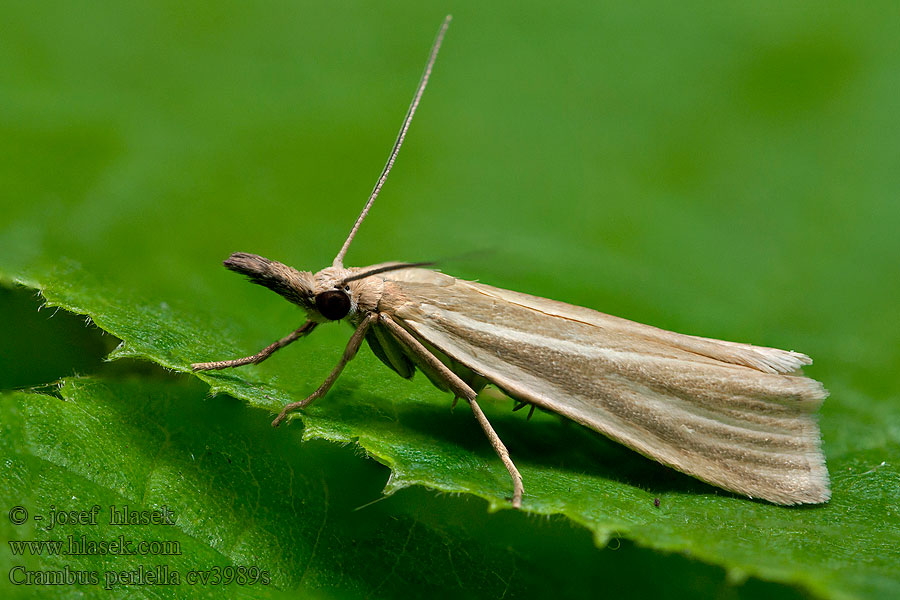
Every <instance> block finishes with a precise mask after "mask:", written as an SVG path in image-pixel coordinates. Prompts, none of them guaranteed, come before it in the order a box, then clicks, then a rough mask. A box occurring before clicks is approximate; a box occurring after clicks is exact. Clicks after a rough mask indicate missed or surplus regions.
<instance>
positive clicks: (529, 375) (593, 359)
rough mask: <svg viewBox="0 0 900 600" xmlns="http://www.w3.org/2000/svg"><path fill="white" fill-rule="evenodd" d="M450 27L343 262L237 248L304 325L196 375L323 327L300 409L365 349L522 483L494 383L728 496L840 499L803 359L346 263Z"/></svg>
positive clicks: (818, 400) (408, 270)
mask: <svg viewBox="0 0 900 600" xmlns="http://www.w3.org/2000/svg"><path fill="white" fill-rule="evenodd" d="M449 23H450V17H449V16H448V17H447V19H446V20H445V21H444V23H443V24H442V26H441V28H440V30H439V31H438V35H437V38H436V39H435V41H434V44H433V46H432V48H431V51H430V54H429V57H428V61H427V63H426V66H425V70H424V72H423V74H422V77H421V79H420V81H419V84H418V87H417V88H416V93H415V95H414V96H413V100H412V102H411V104H410V106H409V109H408V110H407V113H406V117H405V118H404V120H403V124H402V126H401V128H400V132H399V134H398V136H397V139H396V141H395V142H394V146H393V148H392V150H391V153H390V156H389V158H388V161H387V164H386V165H385V167H384V169H383V170H382V173H381V175H380V177H379V178H378V180H377V182H376V184H375V187H374V189H373V190H372V193H371V195H370V196H369V199H368V201H367V202H366V204H365V206H364V208H363V210H362V212H361V213H360V215H359V217H358V218H357V220H356V222H355V223H354V225H353V227H352V228H351V230H350V234H349V235H348V236H347V239H346V240H345V241H344V244H343V246H342V247H341V249H340V251H339V252H338V254H337V256H336V257H335V259H334V262H333V263H332V265H331V266H330V267H327V268H325V269H322V270H321V271H319V272H317V273H312V272H309V271H298V270H296V269H294V268H293V267H290V266H287V265H285V264H282V263H280V262H276V261H273V260H269V259H267V258H263V257H262V256H257V255H255V254H248V253H243V252H237V253H234V254H232V255H231V256H230V257H229V258H228V259H227V260H226V261H225V263H224V264H225V267H227V268H228V269H230V270H232V271H236V272H238V273H241V274H244V275H246V276H247V277H249V279H250V281H251V282H253V283H256V284H259V285H262V286H264V287H267V288H269V289H270V290H272V291H274V292H276V293H278V294H280V295H281V296H283V297H284V298H285V299H287V300H288V301H290V302H293V303H294V304H297V305H298V306H300V307H301V308H303V309H304V310H305V312H306V314H307V320H306V322H305V323H304V324H303V325H301V326H300V327H299V328H298V329H297V330H295V331H294V332H292V333H291V334H290V335H288V336H286V337H284V338H282V339H280V340H278V341H277V342H274V343H273V344H271V345H269V346H267V347H266V348H264V349H263V350H262V351H260V352H258V353H257V354H254V355H252V356H246V357H244V358H239V359H234V360H224V361H217V362H203V363H195V364H193V365H192V367H193V369H194V370H196V371H201V370H212V369H224V368H229V367H238V366H241V365H246V364H251V363H260V362H262V361H263V360H265V359H267V358H268V357H270V356H271V355H272V354H273V353H274V352H276V351H277V350H279V349H281V348H284V347H285V346H287V345H288V344H291V343H293V342H295V341H296V340H298V339H300V338H302V337H304V336H306V335H309V334H310V333H312V332H313V331H314V330H315V329H316V327H318V326H319V325H320V324H321V323H326V322H330V321H347V322H349V323H350V324H351V325H352V326H353V327H354V329H355V331H354V333H353V335H352V336H351V337H350V341H349V343H348V344H347V347H346V349H345V350H344V353H343V356H342V357H341V359H340V361H339V362H338V364H337V365H336V366H335V367H334V369H333V370H332V372H331V373H330V374H329V375H328V377H327V378H326V379H325V381H324V382H323V383H322V385H321V386H319V388H318V389H316V390H315V391H314V392H313V393H312V394H310V395H309V396H308V397H307V398H305V399H303V400H300V401H297V402H292V403H290V404H288V405H286V406H285V407H284V408H283V409H282V411H281V413H280V414H279V415H278V416H277V417H276V418H275V420H274V421H273V422H272V425H273V426H275V427H277V426H278V425H279V424H280V423H281V422H282V421H284V419H285V418H286V416H287V415H288V414H289V413H291V412H292V411H295V410H299V409H302V408H304V407H306V406H309V405H310V403H312V402H313V401H315V400H316V399H318V398H321V397H322V396H324V395H325V394H326V393H327V392H328V390H329V389H330V388H331V386H332V384H333V383H334V382H335V380H337V378H338V376H339V375H340V374H341V371H342V370H343V369H344V366H345V365H346V364H347V363H348V361H350V360H351V359H352V358H353V357H354V356H355V355H356V353H357V351H358V350H359V349H360V347H361V346H362V344H363V341H365V342H367V343H368V345H369V347H370V348H371V349H372V351H373V353H374V354H375V356H377V357H378V358H379V359H380V360H381V362H383V363H384V364H385V365H387V366H388V367H389V368H390V369H392V370H393V371H395V372H396V373H397V374H398V375H400V376H401V377H405V378H411V377H412V376H413V374H414V372H415V371H416V370H419V371H422V372H423V373H424V374H425V375H426V376H427V377H428V379H429V380H431V382H432V383H433V384H434V385H435V386H437V387H438V388H439V389H441V390H444V391H449V392H451V393H452V394H453V395H454V403H455V402H456V401H457V400H458V399H459V398H463V399H465V400H466V401H467V402H468V404H469V406H470V407H471V409H472V412H473V414H474V416H475V419H476V420H477V422H478V424H479V425H480V426H481V428H482V429H483V430H484V433H485V434H486V436H487V438H488V440H489V441H490V443H491V445H492V446H493V448H494V450H495V451H496V453H497V455H498V456H499V457H500V459H501V460H502V461H503V464H504V465H505V466H506V469H507V470H508V471H509V475H510V477H511V478H512V483H513V493H512V505H513V506H514V507H517V508H518V507H519V506H521V503H522V496H523V493H524V488H523V484H522V477H521V475H520V474H519V471H518V469H517V468H516V466H515V464H514V463H513V461H512V459H511V458H510V455H509V452H508V450H507V448H506V446H505V445H504V444H503V442H502V441H501V439H500V437H499V436H498V435H497V433H496V431H495V430H494V428H493V427H492V426H491V424H490V422H489V421H488V419H487V417H486V416H485V414H484V412H483V411H482V410H481V407H480V406H479V404H478V402H477V400H476V399H477V397H478V394H479V392H480V391H481V390H482V389H483V388H484V387H485V386H486V385H487V384H493V385H494V386H496V387H497V388H499V389H500V390H502V391H503V392H504V393H506V394H507V395H508V396H510V397H511V398H513V399H514V400H517V401H519V406H518V408H521V407H522V406H524V405H530V406H531V408H532V410H533V409H534V407H538V408H541V409H543V410H545V411H550V412H553V413H556V414H559V415H562V416H563V417H566V418H568V419H571V420H573V421H576V422H578V423H580V424H582V425H584V426H586V427H589V428H591V429H593V430H595V431H597V432H599V433H601V434H603V435H605V436H607V437H609V438H611V439H613V440H615V441H617V442H620V443H622V444H624V445H625V446H627V447H629V448H631V449H633V450H636V451H637V452H639V453H641V454H643V455H644V456H647V457H649V458H651V459H653V460H655V461H658V462H660V463H662V464H664V465H667V466H669V467H672V468H674V469H677V470H679V471H681V472H683V473H687V474H688V475H691V476H693V477H696V478H697V479H700V480H702V481H705V482H707V483H710V484H712V485H715V486H718V487H720V488H722V489H725V490H728V491H731V492H735V493H738V494H743V495H746V496H749V497H751V498H762V499H765V500H768V501H770V502H773V503H776V504H785V505H789V504H815V503H822V502H826V501H827V500H828V499H829V497H830V491H829V483H828V471H827V470H826V467H825V458H824V455H823V454H822V450H821V448H820V433H819V427H818V424H817V422H816V411H817V409H818V408H819V406H820V405H821V404H822V401H823V400H824V399H825V397H826V396H827V392H826V391H825V389H824V387H823V386H822V384H821V383H819V382H818V381H815V380H813V379H810V378H808V377H806V376H804V375H803V373H802V372H801V371H800V369H801V367H803V366H804V365H809V364H811V363H812V361H811V360H810V358H809V357H808V356H806V355H804V354H800V353H798V352H792V351H786V350H778V349H775V348H765V347H760V346H752V345H749V344H740V343H733V342H725V341H720V340H715V339H708V338H702V337H695V336H691V335H682V334H678V333H673V332H669V331H665V330H662V329H657V328H656V327H651V326H649V325H641V324H639V323H635V322H632V321H628V320H626V319H622V318H618V317H614V316H610V315H606V314H603V313H600V312H597V311H594V310H591V309H588V308H582V307H579V306H572V305H570V304H566V303H564V302H558V301H555V300H548V299H546V298H540V297H537V296H531V295H528V294H523V293H519V292H513V291H509V290H504V289H499V288H496V287H491V286H489V285H485V284H483V283H477V282H473V281H464V280H461V279H457V278H455V277H451V276H450V275H447V274H444V273H441V272H438V271H435V270H431V269H427V268H424V267H426V266H428V265H429V263H398V262H393V263H384V264H377V265H372V266H369V267H362V268H358V267H345V266H344V256H345V255H346V253H347V249H348V248H349V246H350V243H351V242H352V241H353V239H354V237H355V236H356V233H357V231H358V230H359V227H360V225H361V224H362V222H363V220H364V219H365V218H366V215H367V214H368V213H369V210H370V209H371V207H372V204H373V202H374V201H375V198H376V197H377V196H378V193H379V192H380V190H381V188H382V186H383V185H384V182H385V180H386V179H387V176H388V173H389V172H390V170H391V167H392V166H393V164H394V161H395V159H396V157H397V153H398V151H399V149H400V146H401V145H402V144H403V140H404V138H405V136H406V132H407V129H408V128H409V125H410V122H411V120H412V117H413V115H414V114H415V111H416V108H417V107H418V104H419V101H420V99H421V97H422V93H423V92H424V90H425V86H426V85H427V83H428V79H429V77H430V75H431V70H432V67H433V66H434V61H435V59H436V57H437V53H438V50H439V49H440V46H441V43H442V41H443V38H444V34H445V33H446V31H447V27H448V25H449Z"/></svg>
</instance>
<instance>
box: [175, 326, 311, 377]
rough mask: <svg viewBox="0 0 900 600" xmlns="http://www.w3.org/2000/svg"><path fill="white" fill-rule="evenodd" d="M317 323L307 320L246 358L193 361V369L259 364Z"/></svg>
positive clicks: (297, 338)
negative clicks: (203, 361)
mask: <svg viewBox="0 0 900 600" xmlns="http://www.w3.org/2000/svg"><path fill="white" fill-rule="evenodd" d="M316 325H318V323H316V322H315V321H307V322H306V323H304V324H303V325H301V326H300V327H298V328H297V329H296V330H294V331H293V332H292V333H290V334H289V335H286V336H285V337H283V338H281V339H280V340H278V341H277V342H275V343H272V344H269V345H268V346H266V347H265V348H263V349H262V350H260V351H259V352H257V353H256V354H253V355H251V356H245V357H244V358H235V359H234V360H217V361H214V362H205V363H193V364H192V365H191V369H193V370H194V371H213V370H217V369H227V368H229V367H241V366H243V365H249V364H251V363H252V364H254V365H258V364H259V363H261V362H262V361H264V360H266V359H267V358H269V357H270V356H272V355H273V354H274V353H275V351H276V350H280V349H282V348H284V347H285V346H287V345H288V344H290V343H291V342H296V341H297V340H299V339H300V338H302V337H304V336H306V335H309V333H310V332H311V331H312V330H313V329H315V328H316Z"/></svg>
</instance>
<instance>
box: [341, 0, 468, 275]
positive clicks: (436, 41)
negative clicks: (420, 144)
mask: <svg viewBox="0 0 900 600" xmlns="http://www.w3.org/2000/svg"><path fill="white" fill-rule="evenodd" d="M452 18H453V17H452V16H450V15H447V17H446V18H445V19H444V22H443V23H442V24H441V28H440V29H439V30H438V34H437V37H436V38H435V39H434V44H432V46H431V53H430V54H429V55H428V62H427V63H426V64H425V71H424V72H423V73H422V78H421V79H420V80H419V87H417V88H416V94H415V96H413V99H412V102H411V103H410V105H409V109H408V110H407V111H406V117H404V119H403V125H402V126H401V127H400V133H398V134H397V140H396V141H395V142H394V147H393V148H392V149H391V156H390V158H388V161H387V163H386V164H385V165H384V169H383V170H382V171H381V176H380V177H379V178H378V181H377V182H376V183H375V188H374V189H373V190H372V193H371V194H370V195H369V201H368V202H366V206H365V207H364V208H363V209H362V212H361V213H359V217H358V218H357V219H356V223H354V224H353V229H351V230H350V235H348V236H347V241H345V242H344V245H343V246H341V250H340V252H338V253H337V256H335V257H334V262H333V263H332V265H333V266H335V267H342V268H343V266H344V255H346V254H347V249H348V248H349V247H350V242H352V241H353V237H354V236H355V235H356V231H357V230H358V229H359V226H360V225H361V224H362V222H363V219H365V218H366V215H368V214H369V209H370V208H372V203H374V202H375V198H377V197H378V192H380V191H381V187H382V186H383V185H384V182H385V181H386V180H387V176H388V173H390V172H391V167H393V166H394V161H395V160H397V153H398V152H400V146H402V145H403V138H405V137H406V130H407V129H409V124H410V123H411V122H412V118H413V115H414V114H416V109H417V108H418V107H419V100H421V99H422V92H424V91H425V86H426V85H428V78H429V77H430V76H431V69H432V67H434V61H435V59H436V58H437V54H438V50H440V49H441V42H443V41H444V34H445V33H446V32H447V27H449V26H450V21H451V19H452Z"/></svg>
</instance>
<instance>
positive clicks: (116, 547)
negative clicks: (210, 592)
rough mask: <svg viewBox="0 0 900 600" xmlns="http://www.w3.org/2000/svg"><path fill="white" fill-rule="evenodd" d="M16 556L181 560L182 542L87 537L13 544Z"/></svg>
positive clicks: (10, 546) (72, 536)
mask: <svg viewBox="0 0 900 600" xmlns="http://www.w3.org/2000/svg"><path fill="white" fill-rule="evenodd" d="M9 549H10V551H11V552H12V554H13V556H22V555H23V554H24V555H30V556H60V555H67V556H84V555H87V556H92V555H107V554H116V555H122V556H132V555H140V556H178V555H180V554H181V542H179V541H178V540H162V541H156V540H150V541H147V540H138V541H137V542H135V541H133V540H131V539H128V538H126V537H125V536H124V535H120V536H118V537H116V538H114V539H112V540H100V541H97V540H89V539H86V537H85V536H83V535H82V536H79V537H75V536H74V535H70V536H67V538H66V539H65V540H9Z"/></svg>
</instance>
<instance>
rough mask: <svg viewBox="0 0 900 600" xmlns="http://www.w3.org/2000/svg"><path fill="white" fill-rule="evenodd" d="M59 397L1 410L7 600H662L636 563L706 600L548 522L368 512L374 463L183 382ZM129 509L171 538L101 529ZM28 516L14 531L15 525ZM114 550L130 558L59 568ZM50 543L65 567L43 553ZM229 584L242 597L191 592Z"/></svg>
mask: <svg viewBox="0 0 900 600" xmlns="http://www.w3.org/2000/svg"><path fill="white" fill-rule="evenodd" d="M57 394H58V396H52V395H43V394H34V393H21V392H19V393H15V394H5V395H4V396H3V397H2V403H0V427H2V434H3V435H2V437H0V469H2V471H0V473H2V478H3V481H4V486H3V487H2V488H0V503H2V506H3V507H4V513H5V514H9V515H11V516H10V517H8V518H4V519H3V521H2V525H0V533H2V536H3V538H4V544H3V549H2V551H0V569H2V571H3V573H4V578H3V579H2V583H0V590H3V591H4V597H10V595H11V594H14V593H18V594H26V595H35V596H46V595H48V594H51V593H52V592H53V591H56V592H58V595H59V596H61V597H69V596H73V595H75V594H85V595H87V597H106V596H108V594H107V593H106V592H109V591H112V592H114V593H115V592H118V593H120V594H121V593H126V594H127V595H128V596H129V597H153V598H155V597H185V596H187V595H192V596H203V597H207V596H209V597H212V596H218V595H219V594H222V593H227V595H228V596H229V597H244V596H246V597H253V598H260V597H270V596H275V597H277V596H279V595H280V593H279V592H287V591H290V592H300V593H302V595H303V597H322V598H332V597H334V598H363V597H381V598H392V597H397V598H401V597H409V590H410V589H415V590H416V591H417V593H418V594H421V595H423V596H424V595H427V596H428V597H437V598H443V597H446V598H458V597H460V596H463V595H464V596H465V597H467V598H499V597H511V598H515V597H524V596H529V595H536V596H540V597H548V596H550V595H552V594H563V595H564V596H566V597H573V598H574V597H584V598H590V597H595V595H596V594H595V593H594V591H593V590H596V589H598V588H599V587H601V586H605V587H606V589H616V588H617V587H618V586H623V588H627V589H629V590H630V591H631V592H634V593H641V594H642V595H647V596H654V597H658V596H659V595H660V594H663V595H665V594H667V593H672V590H673V585H672V583H671V582H666V581H665V580H651V581H640V580H638V581H635V578H636V577H637V576H638V575H639V573H635V572H630V571H629V569H630V568H629V567H628V565H630V564H636V565H641V567H645V566H646V564H647V559H648V558H649V559H650V560H651V561H652V562H653V563H654V564H655V566H656V567H657V568H660V567H661V566H662V568H663V569H664V570H677V571H678V572H680V573H681V574H682V576H685V575H686V576H687V577H686V578H685V581H686V582H690V581H691V578H694V579H696V580H697V583H690V584H680V586H679V584H678V583H677V582H676V585H675V587H674V589H681V588H682V587H683V591H685V592H686V591H688V590H691V591H693V592H698V591H703V592H705V594H707V595H708V594H712V593H715V591H716V589H717V586H719V585H721V584H720V583H718V582H719V580H720V579H721V575H720V574H719V573H717V572H715V570H714V569H711V568H708V567H703V566H701V565H697V564H696V563H690V562H688V561H686V560H684V559H679V558H675V557H673V558H669V559H663V560H662V561H660V560H659V559H656V558H654V557H652V556H647V554H648V553H646V552H641V551H639V550H636V549H633V548H632V549H628V548H622V549H621V551H620V552H613V553H612V554H613V556H611V557H610V558H611V560H606V561H604V562H603V563H602V564H601V565H597V563H596V553H597V551H596V550H593V549H592V548H591V547H590V540H588V539H587V536H584V535H577V534H576V532H575V531H574V530H573V529H572V528H571V527H561V526H560V523H559V522H557V524H556V525H555V526H553V525H548V524H547V523H536V522H531V523H526V521H525V518H524V517H523V516H522V515H521V514H517V513H507V515H508V516H510V517H513V518H512V519H510V518H507V519H503V518H499V517H501V515H491V516H489V515H487V514H485V513H484V511H483V510H479V509H480V508H481V507H480V506H479V507H476V506H470V505H469V504H471V503H467V502H465V500H464V499H460V498H457V499H451V498H448V497H444V498H437V499H436V498H434V497H430V496H431V495H429V497H426V496H425V495H424V494H423V493H421V492H420V493H418V494H416V493H413V494H410V493H408V492H404V493H400V494H397V495H395V496H392V497H391V498H390V499H388V500H386V501H378V499H379V487H380V485H381V481H383V477H384V469H383V468H382V467H380V466H378V465H377V464H376V463H374V462H372V461H360V460H358V459H357V458H355V457H354V456H353V455H352V453H351V452H347V451H345V450H342V449H340V448H337V447H336V446H334V445H325V444H323V443H321V442H320V443H318V444H315V443H311V444H301V443H300V440H299V439H298V438H299V436H298V433H297V432H296V431H286V432H282V434H281V435H275V434H274V433H273V431H272V430H271V428H270V427H269V425H268V419H267V418H266V417H265V415H263V414H261V413H260V411H257V410H253V409H251V408H248V407H246V406H245V405H244V404H243V403H241V402H238V401H236V400H234V399H231V398H226V397H224V396H220V397H219V398H216V399H213V400H207V401H204V398H203V396H204V389H203V386H202V385H199V384H197V383H195V382H191V381H189V380H185V379H183V378H179V380H177V381H165V380H160V379H156V380H149V379H147V378H142V379H132V380H118V381H117V380H115V379H110V378H106V379H104V380H98V379H86V378H82V379H74V380H69V381H67V382H65V383H64V384H62V385H61V387H60V388H58V391H57ZM95 506H96V508H94V507H95ZM14 507H20V508H19V510H18V512H10V510H11V509H13V508H14ZM112 507H115V509H113V508H112ZM125 507H127V510H128V512H129V513H131V514H135V513H137V514H140V513H144V514H147V515H148V516H152V514H153V513H152V511H157V512H158V513H159V514H160V515H167V518H168V519H169V520H170V521H171V523H166V522H164V523H158V524H113V523H112V522H111V518H112V514H113V511H114V512H115V514H116V515H123V512H124V511H125V510H126V509H125ZM21 509H24V510H25V511H27V512H25V513H23V512H22V510H21ZM60 513H63V517H64V518H60V517H59V516H58V515H59V514H60ZM73 513H74V515H75V516H74V517H72V516H70V515H72V514H73ZM23 514H24V515H25V517H26V518H25V519H24V521H25V522H24V523H21V522H16V523H13V522H12V518H13V516H16V517H19V518H21V517H22V515H23ZM35 517H41V518H42V519H41V520H40V521H38V520H36V519H35ZM79 519H81V521H80V522H79ZM121 520H122V517H121V516H119V522H121ZM70 536H71V541H70ZM120 540H125V548H126V549H127V550H128V551H133V552H134V554H124V553H117V551H112V552H110V553H105V554H80V555H78V554H72V553H71V552H72V551H87V552H91V550H90V548H92V547H93V548H100V547H101V546H100V544H101V543H107V542H118V541H120ZM9 542H11V543H9ZM54 542H62V547H61V550H62V553H60V554H57V555H53V554H51V553H50V552H49V550H48V548H47V547H46V546H45V547H44V549H43V551H42V552H38V551H37V548H38V545H39V544H43V543H50V544H52V543H54ZM142 543H144V544H153V545H151V546H149V547H143V548H142V547H141V544H142ZM573 549H576V550H577V551H578V552H577V553H575V554H572V553H571V550H573ZM160 551H162V552H164V554H158V552H160ZM146 552H149V553H146ZM153 552H157V554H153ZM607 554H609V553H607ZM598 566H599V567H600V568H598ZM623 566H624V567H625V568H624V570H623ZM215 569H218V571H216V570H215ZM229 569H234V570H238V569H240V570H241V571H240V572H241V573H242V575H243V577H244V579H243V580H241V579H237V578H236V579H235V580H233V581H232V582H231V583H225V582H224V581H220V582H219V583H218V584H213V583H207V584H204V583H198V579H197V578H199V577H201V576H203V575H204V574H205V572H209V575H208V576H209V577H216V576H220V577H223V578H224V577H226V576H227V575H228V573H229ZM67 570H68V573H70V577H73V578H77V577H82V578H87V577H90V576H91V575H89V574H91V573H93V574H94V575H93V577H94V578H95V580H96V581H97V583H85V582H83V583H80V584H79V583H76V584H72V585H58V586H52V587H51V586H41V585H29V584H21V585H13V584H11V583H10V581H12V582H19V583H21V582H22V581H27V578H28V577H32V578H34V577H45V578H46V577H52V576H54V574H55V573H60V572H61V573H63V574H65V573H66V571H67ZM191 572H195V573H196V574H194V575H191ZM132 573H138V575H131V574H132ZM141 573H143V577H144V579H139V577H141V575H140V574H141ZM8 574H11V575H12V578H11V579H8V578H7V575H8ZM149 574H153V575H160V576H162V578H163V579H162V581H164V582H165V585H163V584H162V581H157V582H153V581H151V580H149V579H148V577H149V576H150V575H149ZM63 576H65V575H63ZM129 577H133V579H130V580H129V579H127V578H129ZM191 577H194V579H193V580H192V579H191ZM76 581H77V579H76ZM86 581H87V580H86ZM126 581H129V583H125V582H126ZM191 581H194V583H191ZM199 581H202V580H199ZM209 581H215V580H214V579H213V580H209ZM744 589H751V590H752V589H755V590H756V591H757V592H759V591H764V592H766V593H767V597H771V594H772V592H773V591H774V592H775V593H776V594H777V592H778V590H777V588H776V589H774V590H773V589H772V587H771V586H770V587H766V586H759V585H757V586H756V587H755V588H754V586H748V587H747V588H744Z"/></svg>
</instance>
